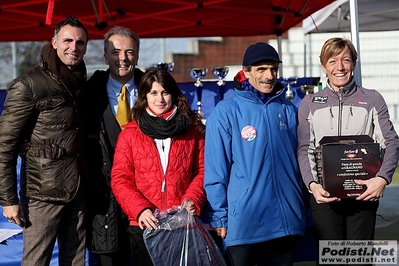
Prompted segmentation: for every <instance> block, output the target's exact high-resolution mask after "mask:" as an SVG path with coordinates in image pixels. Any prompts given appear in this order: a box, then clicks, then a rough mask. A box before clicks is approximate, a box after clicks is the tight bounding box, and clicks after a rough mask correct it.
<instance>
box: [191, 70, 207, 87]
mask: <svg viewBox="0 0 399 266" xmlns="http://www.w3.org/2000/svg"><path fill="white" fill-rule="evenodd" d="M206 73H208V69H207V68H198V67H197V68H192V69H190V76H191V77H192V78H193V79H195V80H196V81H195V83H194V86H195V87H197V88H199V87H202V85H203V84H202V82H201V79H203V78H205V76H206Z"/></svg>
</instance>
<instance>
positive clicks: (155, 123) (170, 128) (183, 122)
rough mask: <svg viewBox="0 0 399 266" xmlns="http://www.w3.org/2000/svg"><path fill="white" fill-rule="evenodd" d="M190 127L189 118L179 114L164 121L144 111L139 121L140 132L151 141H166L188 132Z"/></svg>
mask: <svg viewBox="0 0 399 266" xmlns="http://www.w3.org/2000/svg"><path fill="white" fill-rule="evenodd" d="M190 125H191V120H190V118H188V117H186V116H183V115H181V114H179V112H177V113H176V115H175V117H173V118H172V119H171V120H165V119H163V118H161V117H156V116H152V115H150V114H149V113H148V112H147V111H144V112H143V114H142V116H141V117H140V120H139V127H140V129H141V131H143V133H144V134H146V135H147V136H149V137H150V138H152V139H167V138H172V137H173V136H176V135H182V134H184V133H185V132H187V131H188V130H189V128H190Z"/></svg>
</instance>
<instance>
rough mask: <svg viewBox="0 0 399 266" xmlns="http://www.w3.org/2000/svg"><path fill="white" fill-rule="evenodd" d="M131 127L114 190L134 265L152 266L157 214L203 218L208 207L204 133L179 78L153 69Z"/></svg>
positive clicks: (117, 161)
mask: <svg viewBox="0 0 399 266" xmlns="http://www.w3.org/2000/svg"><path fill="white" fill-rule="evenodd" d="M138 94H139V95H138V98H137V102H136V104H135V106H134V107H133V109H132V111H131V113H130V119H131V121H130V122H129V123H128V124H127V125H125V127H124V130H123V131H122V132H121V133H120V134H119V137H118V141H117V144H116V148H115V155H114V164H113V167H112V175H111V186H112V191H113V193H114V194H115V197H116V200H117V201H118V202H119V204H120V205H121V207H122V209H123V211H124V212H125V213H126V214H127V215H128V217H129V221H130V227H129V233H130V234H131V236H130V239H131V249H132V255H133V263H134V265H140V266H146V265H152V262H151V259H150V257H149V255H148V252H147V249H146V247H145V244H144V240H143V230H144V228H145V227H148V228H153V229H156V227H157V226H156V223H157V219H156V217H155V216H154V215H153V212H154V211H155V209H159V210H166V209H169V208H171V207H173V206H176V205H183V206H184V207H186V208H187V209H188V210H189V212H191V213H192V214H193V215H199V213H200V209H201V208H202V207H203V206H204V204H205V201H206V196H205V191H204V189H203V182H204V130H203V125H202V123H201V120H200V118H199V117H198V115H197V114H196V112H194V111H192V110H191V109H190V106H189V102H188V100H187V98H186V97H185V96H184V95H183V93H182V92H181V90H180V88H179V87H178V85H177V83H176V81H175V80H174V79H173V77H172V76H171V75H170V74H169V73H167V72H166V71H163V70H158V69H156V68H151V69H149V70H148V71H147V72H146V73H145V74H144V76H143V78H142V79H141V82H140V84H139V87H138Z"/></svg>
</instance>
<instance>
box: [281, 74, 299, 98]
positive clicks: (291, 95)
mask: <svg viewBox="0 0 399 266" xmlns="http://www.w3.org/2000/svg"><path fill="white" fill-rule="evenodd" d="M297 80H298V78H297V77H295V76H293V77H282V78H281V80H280V82H281V83H282V84H283V85H285V86H286V87H287V91H286V92H285V98H286V99H287V100H289V101H292V100H293V99H294V91H293V90H292V89H291V85H293V84H296V82H297Z"/></svg>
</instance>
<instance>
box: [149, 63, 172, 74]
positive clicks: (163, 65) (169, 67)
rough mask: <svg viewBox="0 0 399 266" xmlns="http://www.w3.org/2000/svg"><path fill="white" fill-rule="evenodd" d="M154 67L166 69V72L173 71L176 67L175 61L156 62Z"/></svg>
mask: <svg viewBox="0 0 399 266" xmlns="http://www.w3.org/2000/svg"><path fill="white" fill-rule="evenodd" d="M154 67H156V68H158V69H161V70H165V71H166V72H168V73H170V72H172V70H173V68H174V67H175V63H173V62H169V63H167V62H160V63H158V64H154Z"/></svg>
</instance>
